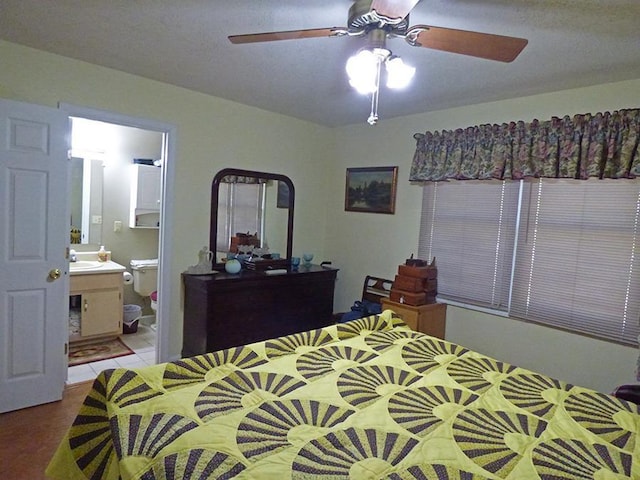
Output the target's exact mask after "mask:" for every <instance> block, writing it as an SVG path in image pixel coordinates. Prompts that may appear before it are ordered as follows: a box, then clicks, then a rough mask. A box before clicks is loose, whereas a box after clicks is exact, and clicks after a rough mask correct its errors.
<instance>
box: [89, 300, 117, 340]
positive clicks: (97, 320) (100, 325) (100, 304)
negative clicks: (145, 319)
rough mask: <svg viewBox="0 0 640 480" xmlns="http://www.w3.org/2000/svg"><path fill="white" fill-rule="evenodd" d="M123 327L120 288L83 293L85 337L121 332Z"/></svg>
mask: <svg viewBox="0 0 640 480" xmlns="http://www.w3.org/2000/svg"><path fill="white" fill-rule="evenodd" d="M121 328H122V299H121V296H120V292H119V291H118V289H112V290H99V291H95V292H86V293H83V294H82V323H81V329H80V334H81V336H82V337H83V338H84V337H91V336H94V335H105V334H113V333H115V334H120V333H121Z"/></svg>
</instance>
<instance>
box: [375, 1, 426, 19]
mask: <svg viewBox="0 0 640 480" xmlns="http://www.w3.org/2000/svg"><path fill="white" fill-rule="evenodd" d="M419 1H420V0H373V2H371V10H375V11H376V13H377V14H378V15H380V16H381V17H385V18H388V19H394V20H398V21H400V20H402V19H403V18H404V17H406V16H407V15H409V12H410V11H411V10H413V7H415V6H416V5H417V4H418V2H419Z"/></svg>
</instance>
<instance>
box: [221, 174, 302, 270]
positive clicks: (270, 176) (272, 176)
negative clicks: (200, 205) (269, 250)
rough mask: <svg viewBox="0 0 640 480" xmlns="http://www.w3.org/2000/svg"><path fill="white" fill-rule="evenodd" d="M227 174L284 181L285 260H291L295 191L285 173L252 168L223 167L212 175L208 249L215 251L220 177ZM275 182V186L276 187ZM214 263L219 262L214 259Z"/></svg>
mask: <svg viewBox="0 0 640 480" xmlns="http://www.w3.org/2000/svg"><path fill="white" fill-rule="evenodd" d="M229 175H235V176H240V177H257V178H264V179H267V180H274V181H279V182H284V183H285V184H286V185H287V187H288V188H289V206H288V208H289V213H288V218H287V256H286V259H287V261H289V260H291V256H292V252H293V206H294V204H295V198H296V192H295V188H294V187H293V182H292V181H291V179H290V178H289V177H287V176H286V175H281V174H279V173H267V172H257V171H254V170H241V169H238V168H223V169H222V170H220V171H219V172H218V173H216V175H215V176H214V177H213V181H212V182H211V212H210V221H209V250H211V251H212V252H216V243H217V242H216V237H217V232H218V192H219V190H220V183H221V182H222V179H223V178H224V177H226V176H229ZM277 186H278V185H277V184H276V188H277ZM214 263H219V262H218V261H217V259H216V261H215V262H214Z"/></svg>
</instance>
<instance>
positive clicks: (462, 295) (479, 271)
mask: <svg viewBox="0 0 640 480" xmlns="http://www.w3.org/2000/svg"><path fill="white" fill-rule="evenodd" d="M519 189H520V182H517V181H516V182H509V181H502V182H492V181H484V182H473V181H464V182H433V183H428V184H426V185H425V187H424V192H423V209H422V217H421V223H420V240H419V242H418V256H419V257H420V258H422V259H427V260H429V261H431V259H433V258H434V257H435V259H436V265H437V267H438V296H439V297H440V298H444V299H451V300H457V301H463V302H466V303H473V304H476V305H480V306H483V307H488V308H492V309H497V310H503V311H506V310H507V309H508V302H509V288H510V280H511V271H512V261H513V245H514V238H515V232H516V220H517V213H518V197H519Z"/></svg>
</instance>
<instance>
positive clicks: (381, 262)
mask: <svg viewBox="0 0 640 480" xmlns="http://www.w3.org/2000/svg"><path fill="white" fill-rule="evenodd" d="M0 62H1V64H2V68H1V69H0V97H5V98H11V99H15V100H22V101H26V102H32V103H39V104H43V105H49V106H56V105H57V104H58V102H66V103H71V104H75V105H82V106H86V107H91V108H97V109H102V110H108V111H112V112H116V113H121V114H124V115H131V116H136V117H143V118H149V119H155V120H158V121H161V122H164V123H169V124H173V125H176V126H177V131H178V135H177V137H178V138H177V152H176V153H177V155H176V159H175V162H176V163H175V166H176V168H175V174H176V178H175V185H174V191H173V192H169V200H170V201H171V202H172V205H171V208H173V211H174V227H175V228H174V231H173V232H172V242H173V244H174V249H173V250H174V257H173V258H172V259H171V265H170V271H169V272H167V275H169V276H170V281H171V297H172V298H171V300H172V309H171V312H170V317H171V318H170V324H171V325H170V333H169V335H170V338H171V344H170V349H171V353H172V355H173V356H178V355H179V353H180V349H181V340H182V304H181V302H182V294H181V291H182V289H181V280H180V273H181V272H182V271H184V270H185V268H186V267H187V266H188V265H191V264H193V263H194V260H195V259H196V255H197V252H198V250H199V249H200V248H202V245H205V244H206V243H207V241H208V225H209V191H210V182H211V179H212V178H213V175H214V174H215V172H216V171H218V170H219V169H221V168H223V167H238V168H248V169H254V170H263V171H272V172H276V173H284V174H286V175H288V176H289V177H291V178H292V180H293V182H294V184H295V186H296V216H295V232H294V238H295V240H294V241H295V245H294V254H301V253H302V251H303V250H311V251H313V252H314V253H315V254H316V259H317V260H318V261H321V260H331V261H333V262H334V264H335V265H336V266H338V267H339V268H340V272H339V279H338V284H337V286H336V302H335V307H336V308H335V309H336V311H339V310H346V309H348V307H349V306H350V305H351V303H352V302H353V300H355V299H357V298H359V297H360V294H361V288H362V281H363V279H364V276H365V275H366V274H373V275H378V276H382V277H393V275H394V274H395V271H396V268H397V265H398V264H399V263H402V262H404V259H405V258H407V257H408V256H409V255H410V254H411V253H415V252H416V250H417V239H418V223H419V218H420V208H421V188H420V187H419V186H416V185H411V184H409V182H408V181H407V179H408V174H409V167H410V164H411V159H412V157H413V153H414V150H415V143H414V140H413V134H414V133H415V132H424V131H426V130H437V129H450V128H458V127H465V126H469V125H476V124H479V123H487V122H504V121H510V120H520V119H521V120H524V121H530V120H532V119H533V118H539V119H546V118H549V117H551V116H553V115H565V114H575V113H586V112H598V111H605V110H613V109H618V108H633V107H638V103H639V99H638V94H637V92H639V91H640V79H638V80H633V81H628V82H620V83H616V84H607V85H600V86H595V87H589V88H582V89H575V90H570V91H564V92H556V93H553V94H547V95H538V96H534V97H526V98H519V99H514V100H508V101H502V102H495V103H490V104H484V105H472V106H467V107H462V108H456V109H451V110H445V111H440V112H432V113H428V114H421V115H414V116H410V117H403V118H398V119H390V120H385V119H384V104H383V103H382V102H381V113H382V118H383V119H382V120H381V121H380V123H379V124H378V125H376V126H375V127H371V126H369V125H367V124H365V123H364V122H363V124H362V125H353V126H349V127H342V128H337V129H328V128H324V127H321V126H318V125H314V124H311V123H307V122H303V121H299V120H296V119H292V118H288V117H285V116H282V115H277V114H273V113H269V112H265V111H262V110H258V109H255V108H251V107H246V106H243V105H240V104H237V103H233V102H229V101H225V100H222V99H219V98H215V97H210V96H207V95H202V94H198V93H194V92H190V91H187V90H184V89H180V88H176V87H172V86H169V85H165V84H162V83H159V82H154V81H150V80H146V79H143V78H140V77H136V76H133V75H128V74H124V73H122V72H117V71H114V70H110V69H106V68H102V67H97V66H95V65H91V64H88V63H84V62H78V61H75V60H70V59H67V58H64V57H60V56H56V55H51V54H48V53H44V52H40V51H37V50H33V49H29V48H25V47H21V46H17V45H13V44H10V43H6V42H0ZM382 100H383V101H384V99H382ZM365 115H366V112H363V118H364V116H365ZM386 165H398V166H399V181H398V193H397V199H396V214H395V215H383V214H368V213H356V212H345V211H344V188H345V168H347V167H362V166H386ZM523 325H526V324H521V323H520V322H516V321H507V320H503V319H501V318H499V317H494V316H492V315H486V314H477V313H474V312H469V311H467V310H463V309H457V308H450V309H449V313H448V316H447V338H448V339H450V340H453V341H456V342H459V343H462V344H464V345H466V346H468V347H471V348H477V349H478V350H480V351H482V352H484V353H486V354H489V355H492V356H495V357H498V358H500V359H502V360H507V361H510V362H512V363H516V364H519V365H521V366H523V367H527V368H531V369H534V370H539V371H542V372H544V373H547V374H550V375H553V376H557V377H558V378H561V379H563V380H565V381H569V382H575V383H580V384H583V385H586V386H590V387H594V388H597V389H599V390H603V391H608V390H610V389H611V388H612V387H613V386H614V385H616V384H618V383H623V382H631V381H633V370H634V358H635V354H636V352H635V351H634V349H631V348H626V347H620V346H617V345H613V344H610V343H606V342H599V341H593V340H590V339H588V338H586V337H579V336H576V335H570V334H565V333H564V332H559V331H558V330H552V329H548V328H543V327H537V326H532V325H526V326H523ZM594 359H595V360H594Z"/></svg>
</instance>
